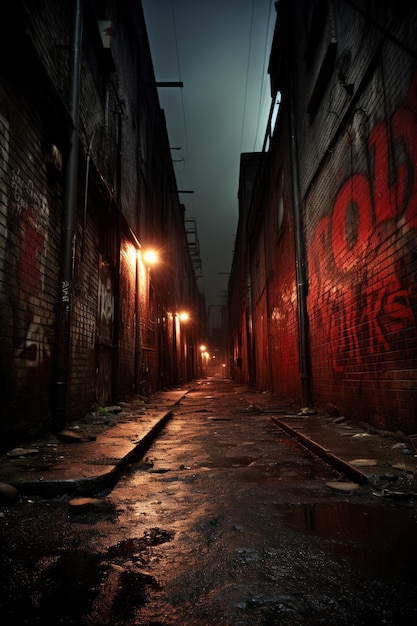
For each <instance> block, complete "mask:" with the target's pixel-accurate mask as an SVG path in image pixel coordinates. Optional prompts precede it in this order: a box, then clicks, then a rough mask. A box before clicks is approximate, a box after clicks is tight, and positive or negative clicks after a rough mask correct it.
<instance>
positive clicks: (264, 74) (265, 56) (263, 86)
mask: <svg viewBox="0 0 417 626" xmlns="http://www.w3.org/2000/svg"><path fill="white" fill-rule="evenodd" d="M273 6H275V2H274V0H269V12H268V23H267V27H266V34H265V47H264V62H263V66H262V82H261V89H260V92H259V107H258V119H257V121H256V133H255V141H254V144H253V151H254V152H255V149H256V142H257V140H258V133H259V124H260V122H261V112H262V104H263V98H264V95H265V90H266V87H267V85H266V81H265V78H266V71H265V69H266V60H267V56H268V34H269V29H270V25H271V19H272V7H273Z"/></svg>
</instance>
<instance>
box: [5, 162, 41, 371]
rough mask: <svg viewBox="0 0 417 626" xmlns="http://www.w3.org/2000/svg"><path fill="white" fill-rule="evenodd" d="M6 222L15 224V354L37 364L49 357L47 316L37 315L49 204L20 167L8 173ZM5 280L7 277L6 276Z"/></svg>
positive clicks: (32, 365)
mask: <svg viewBox="0 0 417 626" xmlns="http://www.w3.org/2000/svg"><path fill="white" fill-rule="evenodd" d="M10 180H11V185H10V191H11V193H10V195H9V203H8V215H9V221H12V222H14V223H18V224H19V227H18V232H19V237H20V245H19V248H18V250H19V252H18V258H17V278H18V294H19V296H18V301H17V307H16V308H17V312H16V316H15V328H16V337H15V343H16V349H15V357H16V359H17V360H18V362H19V366H20V367H22V366H23V367H28V368H35V367H40V366H42V364H43V363H44V362H45V361H46V360H48V359H49V358H50V356H51V347H50V342H49V337H48V333H47V330H46V329H47V328H49V326H50V325H51V320H50V319H45V317H42V316H41V315H40V314H39V306H40V302H41V301H42V299H43V294H44V292H45V271H46V265H47V263H46V259H47V251H48V233H47V228H46V224H47V223H48V220H49V206H48V201H47V199H46V197H45V196H43V195H42V194H41V193H40V192H39V191H37V190H36V189H35V186H34V183H33V181H31V180H29V181H25V180H24V179H23V176H22V175H21V173H20V170H19V169H17V170H12V171H11V173H10ZM5 278H6V279H7V277H5Z"/></svg>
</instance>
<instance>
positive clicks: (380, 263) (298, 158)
mask: <svg viewBox="0 0 417 626" xmlns="http://www.w3.org/2000/svg"><path fill="white" fill-rule="evenodd" d="M276 9H277V21H276V28H275V33H274V40H273V45H272V50H271V56H270V65H269V73H270V80H271V93H272V97H273V101H274V103H275V102H276V99H277V96H278V95H279V96H280V100H281V103H280V106H279V112H278V116H277V119H276V122H275V123H274V125H273V126H272V122H271V125H270V127H269V128H268V130H267V136H266V140H265V147H264V150H263V151H262V153H261V154H260V155H258V157H257V158H258V160H259V166H258V168H257V169H256V172H255V173H254V172H253V171H252V172H251V171H250V168H249V169H248V167H246V168H245V165H247V158H248V157H247V155H244V157H245V158H246V162H245V160H244V161H243V164H242V167H241V188H244V187H245V185H246V187H248V185H249V186H250V185H252V186H253V191H252V192H251V196H250V201H249V202H248V200H247V198H246V199H243V195H241V194H240V196H239V197H240V209H239V210H240V217H239V228H238V239H237V245H236V250H235V255H234V261H233V267H232V273H231V279H230V282H229V307H230V327H231V351H232V361H233V370H234V376H235V378H236V377H242V378H243V379H244V380H246V381H247V382H250V383H251V384H253V385H255V386H256V387H258V388H260V389H269V390H271V391H272V392H274V393H276V394H278V395H279V396H281V397H282V398H286V399H288V400H292V401H294V402H297V403H298V404H302V405H304V406H312V405H314V406H316V407H318V408H320V409H327V410H329V411H331V412H333V413H335V414H337V413H338V414H340V415H348V416H352V417H354V418H356V419H360V420H362V421H364V422H365V421H366V422H368V423H369V424H370V425H372V426H373V427H376V428H380V429H383V430H388V431H392V432H396V431H401V432H403V433H406V434H413V433H415V432H417V331H416V318H417V288H416V286H417V280H416V279H417V257H416V249H417V247H416V244H417V232H416V231H417V185H416V180H417V152H416V148H415V146H416V145H417V89H416V87H417V47H416V43H415V35H414V34H415V32H416V27H417V9H416V7H415V5H414V3H412V2H407V1H404V2H400V3H392V2H389V1H387V2H378V3H374V2H368V1H366V0H352V1H350V0H343V1H341V2H334V1H333V0H316V1H314V2H302V1H301V0H298V1H295V2H294V1H289V0H280V1H279V2H277V3H276ZM271 119H272V116H271ZM248 205H249V206H248ZM239 233H240V234H239ZM242 277H245V284H246V286H247V289H243V288H242ZM242 361H243V362H242Z"/></svg>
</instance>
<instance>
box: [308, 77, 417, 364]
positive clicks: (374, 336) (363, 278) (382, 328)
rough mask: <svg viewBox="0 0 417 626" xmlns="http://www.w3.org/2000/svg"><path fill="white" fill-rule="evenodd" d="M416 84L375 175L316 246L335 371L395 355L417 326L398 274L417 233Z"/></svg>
mask: <svg viewBox="0 0 417 626" xmlns="http://www.w3.org/2000/svg"><path fill="white" fill-rule="evenodd" d="M416 85H417V72H416V74H415V75H414V76H413V79H412V81H411V86H410V89H409V92H408V94H407V98H406V100H405V102H404V104H403V105H401V106H400V107H399V108H398V109H397V110H396V111H395V112H394V114H393V115H392V116H391V118H390V120H389V121H388V123H385V122H379V123H377V124H376V125H375V126H374V128H373V129H371V131H370V133H369V136H368V139H367V143H366V145H365V148H366V149H367V150H368V155H369V159H370V163H371V164H372V167H371V169H370V174H369V175H365V174H364V173H352V174H351V176H350V177H349V178H348V179H347V180H346V181H345V182H344V183H343V184H342V186H341V187H340V189H339V190H338V192H337V194H336V198H335V201H334V204H333V208H332V211H331V214H330V216H329V215H326V216H323V218H322V219H321V220H320V222H319V223H318V225H317V227H316V229H315V232H314V233H313V237H312V240H311V245H310V249H309V267H310V274H311V276H310V288H309V303H311V306H318V307H319V317H318V318H317V319H320V324H321V325H322V326H323V330H324V331H325V332H327V333H328V335H329V338H330V340H331V343H332V357H331V361H332V368H333V371H335V372H343V371H345V370H346V369H347V368H348V367H349V366H354V365H357V364H363V363H364V360H365V359H366V357H367V356H369V355H374V354H375V353H382V352H388V351H389V350H390V349H391V343H390V342H391V341H393V340H394V339H393V337H394V336H395V334H396V333H400V332H402V331H403V330H405V329H407V328H410V327H412V326H414V325H415V323H416V320H415V317H414V313H413V309H412V303H411V301H410V293H409V292H408V290H407V288H406V285H405V284H403V283H402V282H401V280H400V278H399V275H398V271H397V269H398V267H399V266H400V265H401V262H402V260H403V257H404V255H406V254H407V251H405V244H404V243H403V242H404V241H405V237H404V234H407V235H408V240H409V236H410V235H411V233H412V232H417V97H416ZM402 237H404V239H403V240H401V239H402ZM378 271H379V273H381V277H380V278H379V277H378V275H377V272H378ZM336 276H337V281H336V283H337V288H335V278H336ZM336 303H337V304H336ZM326 323H327V327H326Z"/></svg>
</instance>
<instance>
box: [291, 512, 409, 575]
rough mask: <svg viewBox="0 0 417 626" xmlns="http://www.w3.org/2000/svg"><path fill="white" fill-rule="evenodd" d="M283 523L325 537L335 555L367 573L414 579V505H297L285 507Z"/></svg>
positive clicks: (306, 532)
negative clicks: (351, 562)
mask: <svg viewBox="0 0 417 626" xmlns="http://www.w3.org/2000/svg"><path fill="white" fill-rule="evenodd" d="M284 524H286V525H287V526H289V527H291V528H293V529H295V530H299V531H300V532H303V533H305V534H310V535H314V536H317V537H321V538H324V539H326V540H328V542H329V544H330V545H331V549H332V551H334V552H335V554H336V555H337V556H338V557H340V558H342V559H346V558H347V559H351V560H352V561H353V562H355V564H356V565H359V567H360V569H361V570H363V571H364V572H366V573H368V574H370V575H378V576H384V577H387V578H389V579H392V580H394V579H396V580H398V577H399V576H400V577H401V578H403V579H405V578H410V579H411V580H413V579H414V580H415V579H416V576H417V538H416V537H417V534H416V530H417V515H416V511H415V510H414V509H411V508H400V507H396V508H394V507H392V508H389V507H380V506H372V505H369V506H366V505H365V506H364V505H360V504H353V503H350V502H339V503H322V504H314V505H306V506H304V505H297V506H294V507H291V508H288V509H287V510H286V512H285V515H284ZM394 530H395V532H393V531H394Z"/></svg>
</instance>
